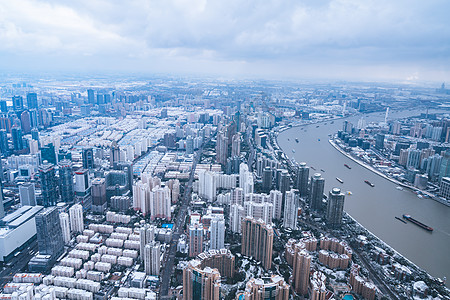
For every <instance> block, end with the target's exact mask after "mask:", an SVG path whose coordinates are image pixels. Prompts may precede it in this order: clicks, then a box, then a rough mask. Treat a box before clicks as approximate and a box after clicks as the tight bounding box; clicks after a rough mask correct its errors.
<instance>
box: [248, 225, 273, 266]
mask: <svg viewBox="0 0 450 300" xmlns="http://www.w3.org/2000/svg"><path fill="white" fill-rule="evenodd" d="M241 231H242V243H241V245H242V246H241V247H242V249H241V252H242V254H243V255H247V256H252V257H253V258H254V259H256V260H259V261H261V265H262V266H263V268H264V269H266V270H268V269H270V267H271V266H272V248H273V228H272V226H271V225H268V224H266V223H264V222H263V221H262V220H255V219H254V218H252V217H245V218H244V219H243V220H242V224H241Z"/></svg>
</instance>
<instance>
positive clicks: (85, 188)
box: [73, 169, 92, 209]
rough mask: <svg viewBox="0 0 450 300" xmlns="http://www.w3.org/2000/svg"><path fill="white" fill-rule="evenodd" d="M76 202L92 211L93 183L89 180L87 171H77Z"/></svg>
mask: <svg viewBox="0 0 450 300" xmlns="http://www.w3.org/2000/svg"><path fill="white" fill-rule="evenodd" d="M73 190H74V192H75V201H76V202H79V203H81V204H82V205H83V207H84V208H85V209H91V206H92V195H91V182H90V180H89V172H88V170H86V169H79V170H77V171H75V186H74V189H73Z"/></svg>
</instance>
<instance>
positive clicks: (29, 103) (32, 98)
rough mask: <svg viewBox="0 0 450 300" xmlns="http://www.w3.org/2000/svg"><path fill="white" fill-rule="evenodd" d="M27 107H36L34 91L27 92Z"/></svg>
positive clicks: (36, 101)
mask: <svg viewBox="0 0 450 300" xmlns="http://www.w3.org/2000/svg"><path fill="white" fill-rule="evenodd" d="M27 107H28V109H33V108H34V109H38V100H37V94H36V93H28V94H27Z"/></svg>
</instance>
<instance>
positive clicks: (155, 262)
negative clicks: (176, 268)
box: [144, 241, 161, 276]
mask: <svg viewBox="0 0 450 300" xmlns="http://www.w3.org/2000/svg"><path fill="white" fill-rule="evenodd" d="M160 248H161V247H160V244H159V242H156V241H152V242H150V243H149V244H147V245H145V248H144V267H145V274H147V275H155V276H159V269H160V268H161V261H160V259H161V250H160Z"/></svg>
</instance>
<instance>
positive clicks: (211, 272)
mask: <svg viewBox="0 0 450 300" xmlns="http://www.w3.org/2000/svg"><path fill="white" fill-rule="evenodd" d="M219 299H220V273H219V271H218V270H217V269H211V268H210V267H205V268H204V269H201V262H200V261H199V260H198V259H194V260H191V261H189V262H188V264H187V266H186V267H185V268H184V269H183V300H219Z"/></svg>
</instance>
